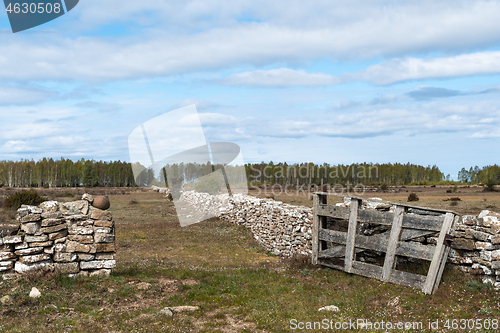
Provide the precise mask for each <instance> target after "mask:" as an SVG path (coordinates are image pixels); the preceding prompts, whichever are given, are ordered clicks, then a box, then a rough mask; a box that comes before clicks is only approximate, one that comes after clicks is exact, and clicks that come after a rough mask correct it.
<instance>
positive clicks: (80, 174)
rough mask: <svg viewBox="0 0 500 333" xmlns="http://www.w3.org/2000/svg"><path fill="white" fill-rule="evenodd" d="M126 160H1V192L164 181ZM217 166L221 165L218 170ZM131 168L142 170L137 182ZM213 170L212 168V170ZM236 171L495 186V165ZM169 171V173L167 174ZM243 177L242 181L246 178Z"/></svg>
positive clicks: (238, 179)
mask: <svg viewBox="0 0 500 333" xmlns="http://www.w3.org/2000/svg"><path fill="white" fill-rule="evenodd" d="M137 167H138V165H137V164H136V165H134V168H133V165H132V164H131V163H129V162H125V161H123V162H122V161H109V162H106V161H95V160H85V159H84V158H82V159H80V160H77V161H73V160H71V159H65V158H62V157H61V159H59V160H54V159H52V158H50V159H47V158H44V159H42V160H39V161H36V162H35V161H33V160H22V161H0V186H6V187H79V186H87V187H89V186H92V187H94V186H113V187H131V186H148V185H151V184H152V183H155V182H157V183H158V182H159V183H160V185H161V183H163V182H164V177H162V174H166V173H160V175H157V177H155V175H154V172H153V171H152V170H151V169H147V168H145V167H143V166H140V165H139V168H137ZM166 167H167V168H170V173H169V174H175V175H176V180H177V181H178V180H181V181H183V182H188V183H189V182H196V179H197V178H199V177H201V176H204V175H207V174H209V173H211V172H212V171H213V169H214V167H212V166H211V165H209V164H196V163H187V164H180V165H172V166H166ZM219 167H220V166H219ZM133 169H135V170H138V169H139V170H144V171H143V172H142V173H141V174H140V175H139V176H138V177H137V179H135V178H134V173H133V171H132V170H133ZM215 169H217V166H216V167H215ZM244 169H245V172H244V173H243V172H241V170H242V168H241V167H231V166H227V167H226V173H227V176H228V177H229V179H231V181H232V183H242V184H243V183H244V182H245V180H246V181H247V182H248V185H275V184H279V185H286V184H288V185H299V186H301V185H310V184H318V185H319V184H330V185H334V184H363V185H373V186H380V185H382V184H386V185H439V184H451V183H453V184H455V183H462V184H485V185H486V184H490V185H492V184H494V185H496V184H500V166H498V165H496V164H495V165H490V166H484V167H482V168H479V167H478V166H475V167H470V168H468V169H467V168H465V167H464V168H462V169H461V170H460V171H459V172H458V181H451V180H450V175H447V176H445V175H444V173H442V172H441V171H440V169H439V168H438V167H437V166H435V165H434V166H422V165H416V164H410V163H407V164H401V163H383V164H373V163H353V164H349V165H343V164H338V165H330V164H327V163H323V164H314V163H295V164H288V163H276V164H275V163H273V162H269V163H264V162H261V163H253V164H251V163H247V164H245V165H244ZM172 170H174V172H172ZM245 175H246V179H245Z"/></svg>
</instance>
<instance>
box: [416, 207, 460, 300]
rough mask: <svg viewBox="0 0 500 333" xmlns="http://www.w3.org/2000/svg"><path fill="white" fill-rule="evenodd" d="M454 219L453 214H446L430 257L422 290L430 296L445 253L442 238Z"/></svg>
mask: <svg viewBox="0 0 500 333" xmlns="http://www.w3.org/2000/svg"><path fill="white" fill-rule="evenodd" d="M454 219H455V216H454V214H452V213H446V216H445V218H444V222H443V226H442V227H441V232H440V234H439V238H438V240H437V245H436V250H435V251H434V256H433V257H432V262H431V265H430V267H429V271H428V272H427V278H426V279H425V284H424V288H423V289H422V291H423V292H424V293H425V294H431V293H432V291H433V290H434V284H435V283H436V279H437V276H438V274H439V271H440V267H441V261H442V259H443V255H444V252H445V245H444V244H443V242H444V237H445V236H446V234H447V233H448V232H449V231H450V229H451V227H452V225H453V220H454Z"/></svg>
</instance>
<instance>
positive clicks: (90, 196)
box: [82, 193, 94, 204]
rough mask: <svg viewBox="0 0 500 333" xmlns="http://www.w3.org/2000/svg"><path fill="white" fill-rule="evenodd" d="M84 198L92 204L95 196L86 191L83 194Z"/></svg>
mask: <svg viewBox="0 0 500 333" xmlns="http://www.w3.org/2000/svg"><path fill="white" fill-rule="evenodd" d="M82 200H86V201H88V203H90V204H92V201H94V197H93V196H92V195H91V194H88V193H85V194H84V195H82Z"/></svg>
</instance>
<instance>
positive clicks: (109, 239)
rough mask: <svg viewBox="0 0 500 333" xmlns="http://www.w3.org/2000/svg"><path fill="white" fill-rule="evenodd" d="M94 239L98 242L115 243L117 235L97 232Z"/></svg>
mask: <svg viewBox="0 0 500 333" xmlns="http://www.w3.org/2000/svg"><path fill="white" fill-rule="evenodd" d="M94 239H95V242H96V243H113V242H114V241H115V235H110V234H102V233H96V234H95V236H94Z"/></svg>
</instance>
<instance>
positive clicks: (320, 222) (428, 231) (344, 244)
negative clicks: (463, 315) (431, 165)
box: [312, 192, 459, 294]
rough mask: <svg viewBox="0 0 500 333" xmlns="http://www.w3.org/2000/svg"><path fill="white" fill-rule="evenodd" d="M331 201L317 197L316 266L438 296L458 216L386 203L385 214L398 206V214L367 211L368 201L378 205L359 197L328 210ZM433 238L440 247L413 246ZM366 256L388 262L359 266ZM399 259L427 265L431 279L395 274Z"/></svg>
mask: <svg viewBox="0 0 500 333" xmlns="http://www.w3.org/2000/svg"><path fill="white" fill-rule="evenodd" d="M332 195H335V194H332V193H324V192H317V193H314V219H313V238H312V263H313V264H316V265H318V264H319V265H323V266H327V267H331V268H335V269H339V270H342V271H345V272H347V273H353V274H358V275H362V276H366V277H370V278H375V279H379V280H381V281H384V282H390V283H395V284H400V285H405V286H409V287H414V288H418V289H422V291H423V292H424V293H426V294H432V293H433V292H435V291H436V290H437V288H438V287H439V283H440V280H441V276H442V273H443V270H444V266H445V264H446V259H447V257H448V252H449V250H450V247H449V245H450V242H451V241H452V240H453V239H452V237H451V236H450V234H451V232H452V230H453V226H454V224H455V223H456V221H458V219H459V215H458V214H457V213H455V212H452V211H447V210H440V209H434V208H426V207H415V206H411V205H405V204H400V203H391V202H381V201H376V202H377V203H381V204H385V205H383V206H384V207H385V208H386V209H387V208H388V207H390V206H395V210H394V212H389V211H379V210H375V209H362V203H363V201H373V200H370V199H366V198H359V197H350V199H351V204H350V207H340V206H335V205H328V204H327V197H328V196H332ZM337 196H338V195H337ZM367 226H368V227H367ZM370 228H371V229H370ZM363 229H364V230H378V233H377V232H375V233H374V234H372V235H369V236H367V235H364V234H361V232H360V231H361V230H363ZM432 235H435V236H437V243H436V244H423V243H421V242H415V241H412V240H415V239H418V238H420V239H422V237H425V236H432ZM364 253H366V254H373V253H375V254H378V255H379V256H380V257H381V258H383V262H382V260H381V261H380V262H379V263H378V265H377V263H375V264H374V263H368V262H366V260H365V261H361V260H357V259H363V257H362V255H363V254H364ZM383 253H385V255H383ZM358 257H359V258H358ZM398 257H402V258H405V259H408V258H414V259H417V260H421V261H423V262H424V263H427V265H420V266H423V267H424V268H425V269H426V270H427V274H426V275H420V274H415V273H410V272H405V271H403V270H398V269H396V268H397V267H396V263H397V262H398V259H397V258H398ZM411 260H412V259H409V261H410V262H411ZM420 268H421V267H420Z"/></svg>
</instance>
